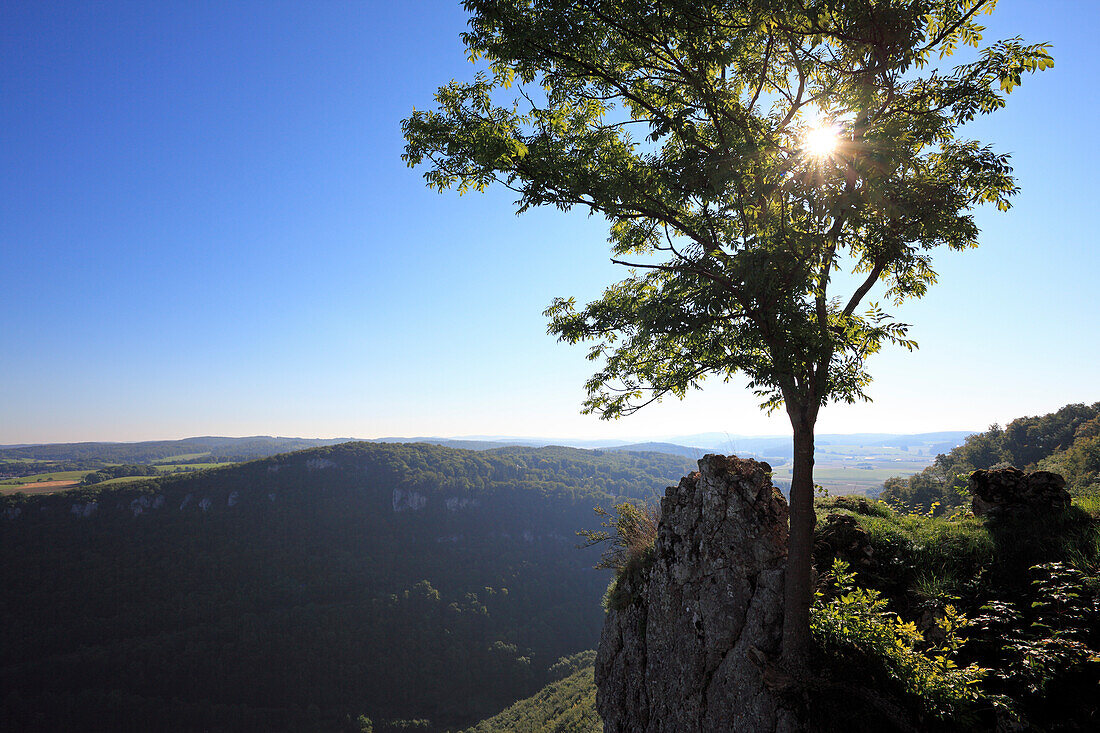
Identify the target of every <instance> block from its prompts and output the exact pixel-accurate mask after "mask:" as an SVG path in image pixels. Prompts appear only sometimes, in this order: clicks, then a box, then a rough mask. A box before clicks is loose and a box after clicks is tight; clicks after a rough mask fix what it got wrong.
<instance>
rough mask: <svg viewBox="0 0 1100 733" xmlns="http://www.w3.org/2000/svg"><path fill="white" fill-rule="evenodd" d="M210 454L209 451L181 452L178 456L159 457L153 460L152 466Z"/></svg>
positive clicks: (191, 459) (190, 459)
mask: <svg viewBox="0 0 1100 733" xmlns="http://www.w3.org/2000/svg"><path fill="white" fill-rule="evenodd" d="M208 455H210V451H206V452H204V453H181V454H179V455H178V456H168V457H167V458H161V459H160V460H157V461H153V465H154V466H163V465H166V464H170V463H173V462H176V461H193V460H195V459H196V458H202V457H203V456H208Z"/></svg>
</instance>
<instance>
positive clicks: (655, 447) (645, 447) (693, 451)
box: [606, 443, 707, 460]
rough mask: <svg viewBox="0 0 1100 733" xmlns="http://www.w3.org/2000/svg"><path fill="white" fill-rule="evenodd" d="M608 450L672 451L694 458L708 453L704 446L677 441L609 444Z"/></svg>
mask: <svg viewBox="0 0 1100 733" xmlns="http://www.w3.org/2000/svg"><path fill="white" fill-rule="evenodd" d="M606 450H617V451H626V452H628V453H671V454H672V455H677V456H684V457H686V458H690V459H692V460H699V459H700V458H702V457H703V456H704V455H705V454H706V453H707V451H705V450H703V449H702V448H689V447H688V446H686V445H676V444H675V443H629V444H627V445H614V446H609V447H608V448H606Z"/></svg>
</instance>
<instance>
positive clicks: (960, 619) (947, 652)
mask: <svg viewBox="0 0 1100 733" xmlns="http://www.w3.org/2000/svg"><path fill="white" fill-rule="evenodd" d="M829 580H830V582H829V583H828V585H827V587H826V589H825V590H823V591H818V592H817V594H816V596H817V599H816V601H815V603H814V606H813V608H812V609H811V612H810V628H811V631H812V633H813V637H814V640H815V641H816V642H817V644H818V645H819V646H820V647H821V648H822V650H823V651H824V652H825V653H826V655H827V656H829V657H834V658H835V657H849V658H850V657H853V656H854V657H857V658H859V659H861V660H864V661H866V662H869V663H871V664H872V665H873V666H875V667H878V670H877V671H880V672H881V673H883V674H885V675H886V676H887V677H888V678H889V679H891V680H893V681H894V682H895V683H896V684H897V685H898V686H900V688H901V689H902V690H903V691H904V693H906V694H907V695H908V696H911V697H912V698H913V699H914V700H916V701H918V702H917V704H918V706H919V707H920V708H921V709H922V711H923V712H924V713H926V714H928V715H931V716H933V717H936V718H941V719H942V718H949V717H950V718H954V719H955V720H957V721H958V720H965V719H966V718H967V717H969V716H970V714H971V708H972V706H973V704H974V703H975V702H977V701H978V700H980V699H981V698H982V692H981V687H980V686H979V683H980V682H981V681H982V679H983V678H984V677H985V675H986V674H987V673H988V670H986V669H983V668H982V667H979V666H977V665H975V664H969V665H967V666H965V667H960V666H959V665H958V664H957V663H956V662H955V661H954V657H955V655H956V652H957V651H958V650H959V648H960V647H961V646H962V640H961V638H960V635H959V631H960V630H961V629H962V628H965V627H966V626H967V625H968V623H969V622H968V620H967V619H966V617H965V616H963V615H962V614H961V613H960V612H959V611H958V610H957V609H955V607H954V606H951V605H948V606H946V607H945V608H944V609H943V614H942V616H941V617H940V618H939V619H937V626H938V627H939V630H940V634H939V637H940V638H941V640H940V641H938V642H937V643H933V644H929V643H926V641H925V638H924V635H923V634H921V632H920V631H919V630H918V629H917V627H916V625H915V624H914V623H912V622H909V621H904V620H902V619H901V617H899V616H898V615H897V614H894V613H891V612H888V611H887V610H886V606H887V601H886V599H885V598H884V597H883V596H882V594H881V593H880V592H878V591H876V590H873V589H869V588H860V587H857V586H856V585H855V573H853V572H851V571H849V569H848V565H847V563H845V562H844V561H842V560H836V561H835V562H834V563H833V567H832V572H831V577H830V578H829Z"/></svg>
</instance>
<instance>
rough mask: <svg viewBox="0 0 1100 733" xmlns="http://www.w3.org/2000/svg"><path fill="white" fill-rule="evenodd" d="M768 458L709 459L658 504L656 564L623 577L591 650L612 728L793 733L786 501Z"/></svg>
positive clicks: (602, 708)
mask: <svg viewBox="0 0 1100 733" xmlns="http://www.w3.org/2000/svg"><path fill="white" fill-rule="evenodd" d="M770 473H771V468H770V466H768V464H766V463H758V462H756V461H751V460H740V459H738V458H736V457H728V458H727V457H723V456H715V455H708V456H705V457H704V458H703V459H702V460H700V461H699V471H698V473H693V474H691V475H690V476H687V477H685V478H684V479H682V480H681V481H680V484H679V485H678V486H674V487H669V489H668V490H667V491H666V492H665V496H664V499H663V500H662V501H661V520H660V524H659V527H658V533H657V540H656V544H655V547H654V550H653V553H652V556H651V558H649V561H648V562H647V563H646V564H645V565H644V566H643V567H641V568H640V569H637V570H636V571H632V572H631V573H630V574H629V575H628V576H627V577H623V578H622V580H621V583H623V584H625V585H620V588H619V591H620V592H618V593H616V594H615V596H616V598H617V599H618V602H616V603H614V604H613V606H612V607H611V608H610V609H609V611H608V614H607V617H606V618H605V621H604V627H603V634H602V637H601V639H600V648H599V652H598V655H597V658H596V672H595V676H596V684H597V687H598V690H597V694H596V706H597V708H598V710H599V712H600V715H601V716H602V717H603V721H604V730H605V731H608V732H615V733H620V732H621V733H627V732H628V731H629V732H630V733H641V732H643V731H644V732H645V733H659V732H665V731H667V732H670V733H671V732H672V731H675V732H676V733H690V732H692V731H698V732H699V733H702V732H703V731H753V732H759V733H764V732H767V731H794V730H799V729H800V728H799V725H798V724H797V720H796V719H795V716H794V714H793V713H792V712H791V710H790V709H788V708H787V707H786V706H785V705H784V703H783V701H782V699H781V698H780V696H779V694H778V693H777V692H776V691H774V690H773V689H772V687H773V686H772V685H769V684H768V680H769V665H768V662H767V660H768V659H771V658H774V657H775V656H777V655H778V652H779V643H780V631H781V627H782V617H783V573H784V566H785V564H786V554H787V503H786V502H785V501H784V499H783V497H782V495H781V494H780V493H779V492H778V491H776V490H775V489H774V487H773V486H772V483H771V480H770Z"/></svg>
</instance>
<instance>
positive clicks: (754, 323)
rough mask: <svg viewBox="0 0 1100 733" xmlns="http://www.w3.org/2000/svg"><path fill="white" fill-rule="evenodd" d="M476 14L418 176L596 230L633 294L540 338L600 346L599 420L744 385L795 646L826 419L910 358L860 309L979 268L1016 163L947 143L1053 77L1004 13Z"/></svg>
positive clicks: (834, 0)
mask: <svg viewBox="0 0 1100 733" xmlns="http://www.w3.org/2000/svg"><path fill="white" fill-rule="evenodd" d="M464 5H465V7H466V9H467V10H468V11H470V12H471V14H472V17H471V20H470V23H469V30H468V32H466V33H465V34H463V40H464V42H465V45H466V49H467V53H468V56H469V58H470V60H471V61H473V62H475V63H478V64H479V70H478V71H477V73H476V74H475V76H474V79H473V81H469V82H460V81H452V82H450V83H449V84H447V85H445V86H443V87H442V88H440V90H439V92H438V94H437V95H436V101H437V103H438V108H437V109H435V110H429V111H414V112H413V114H412V116H411V117H409V118H408V119H406V120H405V121H404V123H403V127H404V132H405V136H406V140H407V146H406V149H405V154H404V159H405V161H406V162H407V163H408V164H409V165H410V166H416V165H421V164H425V163H426V164H427V168H426V171H425V173H424V175H425V178H426V180H427V182H428V184H429V185H430V186H432V187H434V188H437V189H440V190H444V189H449V188H455V189H457V190H458V191H460V192H466V191H469V190H482V189H484V188H486V187H487V186H488V185H490V184H491V183H494V182H496V183H499V184H501V185H503V186H505V187H507V188H509V189H511V190H513V191H515V192H516V194H517V196H518V198H517V200H516V206H517V209H518V211H520V212H523V211H526V210H527V209H529V208H531V207H533V206H545V205H552V206H556V207H558V208H560V209H563V210H568V209H572V208H574V207H580V208H582V209H587V210H588V211H589V212H590V213H594V214H598V215H601V216H603V217H605V218H606V219H607V221H608V224H609V227H610V236H609V242H610V245H611V251H612V257H613V260H614V261H615V262H618V263H621V264H623V265H626V266H627V267H629V271H628V276H627V277H626V278H625V279H624V280H622V281H621V282H619V283H616V284H613V285H611V286H610V287H608V288H607V289H606V291H605V292H604V294H603V297H602V298H600V299H598V300H596V301H594V302H591V303H588V304H587V305H585V306H583V307H581V308H578V307H577V305H576V303H575V301H574V300H573V299H572V298H559V299H556V300H555V301H554V302H553V303H552V304H551V305H550V307H549V308H548V309H547V311H546V314H547V316H548V317H549V318H550V326H549V330H550V332H551V333H553V334H556V335H558V336H559V337H560V338H561V339H563V340H565V341H568V342H571V343H577V342H582V341H583V342H589V343H590V344H591V348H590V351H589V358H590V359H592V360H593V361H594V362H596V363H597V364H598V367H597V370H596V372H595V374H594V375H593V376H592V378H591V379H590V380H589V381H588V383H587V391H588V398H587V400H586V402H585V410H586V411H589V412H594V413H596V414H598V415H600V416H601V417H604V418H612V417H618V416H620V415H625V414H629V413H630V412H632V411H634V410H636V409H638V408H639V407H640V406H643V405H646V404H648V403H650V402H652V401H653V400H655V399H660V398H661V397H662V396H664V395H668V394H672V395H675V396H683V395H684V394H685V393H686V392H687V391H688V390H690V389H693V388H698V387H699V385H700V383H701V381H702V380H703V379H704V378H705V377H707V376H708V375H714V376H717V377H719V378H722V379H729V378H731V377H733V376H734V375H736V374H743V375H744V376H745V377H747V379H748V382H749V385H750V387H751V388H752V389H753V390H754V391H755V392H756V394H757V395H758V396H759V397H760V398H761V400H762V404H763V406H765V407H767V408H769V409H775V408H777V407H780V406H781V405H782V406H785V408H786V411H787V413H788V415H789V417H790V419H791V422H792V427H793V429H794V442H795V465H794V476H793V479H792V486H791V505H792V506H791V556H790V560H789V567H788V583H789V586H788V595H789V598H788V604H787V608H788V613H790V612H791V610H792V608H795V607H797V608H800V609H802V611H800V612H799V616H798V617H797V618H795V619H794V621H793V622H791V623H792V624H793V625H792V626H791V628H792V629H793V628H795V627H798V628H799V629H803V631H801V632H799V634H798V636H799V638H800V639H801V640H802V641H801V642H796V641H792V642H791V644H793V645H802V646H804V644H805V640H806V639H808V630H807V629H808V616H807V615H806V614H807V613H808V611H806V609H808V607H809V601H810V588H809V578H810V573H809V570H810V566H809V563H810V558H809V544H808V543H809V542H810V537H811V533H812V527H813V522H814V517H813V508H812V501H811V500H812V481H813V479H812V466H813V428H814V425H815V423H816V420H817V414H818V410H819V408H820V407H821V406H822V405H823V404H826V403H828V402H830V401H847V402H852V401H855V400H858V399H861V398H866V397H867V392H866V389H867V386H868V384H869V382H870V375H869V374H868V372H867V370H866V366H865V365H866V360H867V358H868V357H869V356H870V355H872V354H874V353H876V352H877V351H878V350H879V349H880V348H881V347H882V346H883V345H884V344H887V343H894V344H899V345H901V346H903V347H906V348H910V349H911V348H913V347H914V345H915V344H914V343H913V342H912V341H911V340H910V339H909V338H908V333H907V326H906V324H904V323H900V322H897V321H895V320H894V319H893V318H891V316H890V315H888V314H887V313H886V312H885V311H884V310H882V308H881V307H880V306H879V305H878V304H877V303H873V302H872V303H865V302H864V301H865V298H867V296H868V294H869V293H870V291H871V289H872V288H873V287H874V286H876V285H877V284H879V283H884V284H885V285H884V290H883V292H882V295H883V297H885V298H887V299H889V300H890V301H892V302H893V303H894V304H900V303H901V302H902V301H904V300H906V299H907V298H914V297H920V296H922V295H924V294H925V292H926V291H927V289H928V287H929V286H930V285H931V284H933V283H934V282H935V281H936V272H935V270H934V269H933V266H932V259H931V251H932V250H933V249H935V248H937V247H948V248H952V249H964V248H967V247H973V246H975V245H976V244H977V242H978V228H977V226H976V224H975V222H974V218H973V209H974V207H975V206H977V205H980V204H992V205H995V206H996V207H998V208H1000V209H1002V210H1003V209H1007V208H1008V207H1009V204H1010V199H1011V197H1012V196H1013V195H1014V194H1015V193H1016V192H1017V187H1016V183H1015V180H1014V178H1013V176H1012V169H1011V167H1010V166H1009V162H1008V156H1006V155H1004V154H1000V153H997V152H996V151H994V150H993V149H992V148H991V147H989V146H986V145H983V144H981V143H979V142H977V141H975V140H970V139H967V138H966V137H965V136H962V135H961V134H960V130H959V128H960V127H961V126H963V125H964V124H965V123H967V122H969V121H971V120H973V119H974V118H975V117H976V116H978V115H982V114H987V113H990V112H993V111H996V110H997V109H999V108H1001V107H1003V106H1004V104H1005V96H1006V95H1007V94H1008V93H1009V92H1011V91H1012V89H1013V88H1014V87H1015V86H1016V85H1018V84H1019V83H1020V81H1021V78H1022V76H1023V74H1024V73H1026V72H1032V71H1036V70H1042V69H1045V68H1047V67H1049V66H1051V65H1052V63H1053V61H1052V59H1051V57H1050V55H1049V53H1048V49H1049V46H1048V44H1042V43H1041V44H1032V45H1029V44H1027V43H1025V42H1024V41H1023V40H1022V39H1021V38H1019V37H1016V38H1011V39H1008V40H1002V41H997V42H994V43H991V44H984V41H983V37H982V34H983V30H984V29H983V27H982V26H981V25H980V24H979V22H978V18H979V17H980V15H981V14H982V13H988V12H991V11H992V10H993V7H994V5H995V0H710V1H703V2H699V1H697V0H660V1H658V2H653V1H651V0H646V1H644V2H643V1H642V0H586V1H583V2H576V1H575V0H466V2H465V3H464ZM961 49H962V50H965V53H962V54H960V57H961V58H963V59H964V60H963V61H961V62H959V63H956V64H955V65H951V64H950V63H949V57H951V56H952V55H954V54H955V52H956V51H959V50H961ZM842 271H850V273H851V277H848V276H847V275H845V276H844V277H839V276H838V274H839V273H841V272H842ZM846 283H847V284H848V286H847V289H846V290H843V291H839V292H838V290H837V286H838V285H844V284H846ZM792 569H794V570H795V572H794V573H793V574H792V572H791V570H792ZM793 576H797V578H796V579H794V580H792V579H791V578H792V577H793ZM791 583H794V586H792V585H790V584H791ZM795 586H797V589H795ZM792 594H793V595H792ZM784 633H785V637H786V635H787V630H786V629H785V632H784ZM792 633H794V632H792ZM792 638H793V637H792ZM784 643H785V646H786V645H787V641H786V640H785V642H784Z"/></svg>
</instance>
